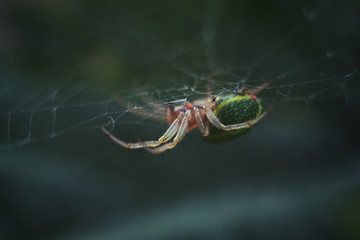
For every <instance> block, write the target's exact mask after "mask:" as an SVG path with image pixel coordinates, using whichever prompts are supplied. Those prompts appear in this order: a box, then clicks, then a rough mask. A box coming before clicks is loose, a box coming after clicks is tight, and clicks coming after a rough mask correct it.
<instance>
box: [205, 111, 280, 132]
mask: <svg viewBox="0 0 360 240" xmlns="http://www.w3.org/2000/svg"><path fill="white" fill-rule="evenodd" d="M204 108H205V111H206V117H207V118H208V119H209V121H210V122H211V124H212V125H214V126H215V127H216V128H218V129H220V130H223V131H232V130H237V129H242V128H249V127H252V126H253V125H255V124H256V123H257V122H258V121H260V120H261V119H262V118H263V117H265V115H266V114H267V113H268V112H270V111H271V109H272V108H273V106H270V107H269V108H268V109H267V110H266V111H265V112H263V113H262V114H261V115H260V116H258V117H257V118H254V119H252V120H250V121H247V122H243V123H237V124H231V125H224V124H222V123H221V122H220V120H219V119H218V118H217V117H216V116H215V114H214V113H213V111H211V109H210V108H208V107H204Z"/></svg>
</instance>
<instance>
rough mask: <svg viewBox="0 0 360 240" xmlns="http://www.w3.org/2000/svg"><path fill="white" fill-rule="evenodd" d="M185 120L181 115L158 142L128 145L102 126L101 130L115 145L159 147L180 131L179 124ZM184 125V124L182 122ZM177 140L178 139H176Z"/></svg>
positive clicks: (182, 114) (132, 147) (181, 114)
mask: <svg viewBox="0 0 360 240" xmlns="http://www.w3.org/2000/svg"><path fill="white" fill-rule="evenodd" d="M181 118H182V121H183V119H184V118H185V117H184V113H180V114H179V116H178V117H177V118H176V119H175V120H174V121H173V123H172V124H171V125H170V127H169V128H168V129H167V130H166V132H165V133H164V135H162V136H161V137H160V138H159V139H158V140H157V141H145V142H137V143H126V142H124V141H122V140H120V139H118V138H117V137H115V136H114V135H113V134H111V133H110V132H109V131H108V130H107V129H106V128H105V127H104V126H101V130H102V131H103V132H104V133H105V134H106V135H107V136H109V138H110V139H111V140H113V141H114V142H115V143H117V144H119V145H120V146H123V147H125V148H131V149H134V148H145V147H157V146H159V145H160V144H162V143H165V142H167V141H169V140H170V139H171V138H172V137H173V136H174V135H175V134H176V133H177V132H178V131H180V128H181V126H182V125H181V124H179V121H180V119H181ZM181 123H182V122H181ZM175 138H176V137H175Z"/></svg>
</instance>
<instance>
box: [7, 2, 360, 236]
mask: <svg viewBox="0 0 360 240" xmlns="http://www.w3.org/2000/svg"><path fill="white" fill-rule="evenodd" d="M359 13H360V4H359V2H358V1H355V0H353V1H351V0H346V1H271V2H269V1H231V0H227V1H211V0H208V1H128V2H125V1H118V2H114V1H90V0H87V1H69V0H65V1H64V0H62V1H60V0H53V1H46V0H31V1H22V0H12V1H1V2H0V70H1V72H0V87H1V89H0V114H1V115H0V130H1V132H0V134H1V135H0V140H1V144H0V239H4V240H7V239H360V229H359V222H360V191H359V183H360V175H359V173H360V164H359V161H360V154H359V143H360V141H359V138H358V133H359V126H358V124H359V120H360V105H359V94H358V93H357V91H358V89H359V84H360V77H359V70H358V69H359V67H360V66H359V63H360V61H359V53H360V51H359V49H360V48H359V43H360V33H359V31H358V29H359V27H360V15H359ZM223 69H228V71H229V72H230V73H233V75H236V76H237V77H238V78H239V79H237V77H235V78H233V79H232V81H233V82H232V84H233V83H234V79H235V80H236V81H239V82H241V83H242V84H243V85H250V86H255V85H257V83H259V82H260V83H261V81H265V80H267V79H271V78H273V77H276V78H277V81H276V82H275V83H274V85H273V86H272V87H271V88H270V90H269V91H268V92H266V93H264V95H263V96H262V100H263V103H264V106H269V105H270V104H275V108H274V110H273V111H272V112H271V113H270V114H269V115H268V116H267V117H266V118H265V119H264V120H262V121H261V122H260V123H259V124H258V125H257V126H256V127H255V128H254V129H252V130H251V131H250V132H249V133H248V134H246V135H244V136H242V137H240V138H237V139H235V140H233V141H230V142H226V143H223V144H217V145H216V144H210V143H207V142H206V141H203V139H202V138H201V136H200V134H199V133H197V132H196V131H193V132H191V133H189V134H188V135H187V136H186V138H185V139H184V141H183V142H181V144H179V145H178V146H177V147H176V148H175V149H173V150H171V151H168V152H166V153H164V154H161V155H151V154H149V153H147V152H146V151H143V150H127V149H124V148H122V147H120V146H117V145H116V144H114V143H113V142H111V141H110V140H109V139H108V138H107V137H106V136H104V134H103V133H102V132H101V131H100V129H99V127H100V125H101V124H104V123H106V122H107V121H108V119H107V116H104V118H100V119H99V122H98V123H95V124H93V125H92V126H90V127H89V128H83V130H82V131H77V128H76V127H77V125H76V123H77V122H84V119H85V122H86V123H88V122H87V121H86V119H88V120H89V119H92V117H94V116H95V117H96V116H102V114H104V113H105V110H104V106H105V105H106V104H105V105H102V104H94V103H101V101H102V100H103V99H107V100H110V101H111V95H112V93H114V92H120V93H126V94H127V95H131V94H135V96H136V94H137V93H136V91H137V90H136V88H135V87H134V85H133V83H134V82H136V84H137V85H139V86H145V87H148V88H149V87H150V86H155V87H154V88H155V90H154V88H152V89H153V90H154V91H156V90H157V89H156V88H159V89H158V90H159V91H162V92H164V90H166V89H172V87H173V86H175V85H176V86H181V85H182V83H183V81H185V80H184V79H185V78H184V76H183V75H187V77H189V75H191V76H192V77H194V76H199V78H200V77H201V76H206V75H213V78H214V81H215V83H223V84H226V81H225V80H224V79H226V78H224V77H223V75H221V74H218V75H219V76H218V78H217V73H218V72H224V71H223ZM242 73H243V74H242ZM186 79H187V78H186ZM220 79H221V80H220ZM252 79H257V82H255V81H254V82H253V81H252ZM186 81H187V80H186ZM153 83H155V84H153ZM187 83H188V82H187ZM235 85H236V84H233V85H232V86H235ZM68 86H71V87H70V90H69V87H68ZM73 86H76V87H75V88H74V87H73ZM84 86H86V89H87V90H86V93H85V94H82V95H80V96H77V98H76V99H73V98H72V97H71V96H73V95H72V94H73V93H74V92H75V93H77V91H78V90H79V89H80V90H79V91H80V92H81V93H83V92H82V89H83V87H84ZM216 87H219V86H216ZM216 87H215V88H216ZM220 87H221V86H220ZM49 89H55V90H54V99H52V100H51V101H50V103H49V105H48V106H47V107H46V108H45V110H43V111H40V110H39V109H38V106H40V105H46V104H48V103H47V101H48V99H47V98H48V96H49V93H48V91H49ZM229 90H230V89H229ZM67 91H70V92H69V93H68V92H67ZM59 92H60V93H59ZM284 92H285V93H286V94H285V95H284V94H283V93H284ZM149 94H152V93H151V92H150V93H149ZM56 95H60V96H61V97H60V98H59V99H57V98H56ZM155 95H156V94H155ZM179 95H181V94H179V93H177V94H175V93H174V94H173V95H170V96H173V98H174V97H176V96H179ZM34 96H35V97H34ZM186 96H187V95H186ZM161 97H162V96H159V97H158V98H157V100H160V101H161V100H163V101H164V104H165V101H167V100H168V99H161ZM70 98H71V99H72V100H71V101H73V102H72V104H75V105H76V104H77V103H79V104H80V105H79V106H80V108H72V107H66V105H64V104H62V101H64V103H65V102H66V100H67V99H70ZM169 99H170V97H169ZM171 100H176V99H171ZM52 103H56V106H58V107H63V106H65V107H64V108H62V109H61V110H57V109H53V108H52V107H51V106H52V105H51V104H52ZM86 104H88V106H87V105H86ZM99 105H100V106H99ZM106 106H107V105H106ZM55 112H56V115H55V114H54V113H55ZM22 114H23V115H22ZM54 116H56V117H57V118H56V130H58V129H61V124H65V123H67V124H69V126H73V128H71V127H70V128H67V129H68V130H67V131H65V132H64V134H60V133H59V134H55V133H56V131H55V129H53V130H52V131H53V133H54V134H53V135H52V131H50V130H46V129H51V127H53V125H54V126H55V124H54V122H55V120H54ZM128 117H129V118H130V120H129V122H130V123H131V122H132V121H133V122H136V121H138V120H137V119H138V118H139V117H138V116H134V115H131V114H128ZM29 118H31V119H32V120H31V121H30V120H29ZM120 120H122V119H120ZM9 122H10V124H9ZM69 122H70V123H69ZM89 123H93V121H89ZM29 125H30V126H31V128H32V129H33V130H32V132H31V131H29V130H27V129H29ZM65 125H66V124H65ZM85 125H86V124H85ZM9 129H10V130H11V131H10V130H9ZM84 129H85V130H84ZM165 129H166V125H164V124H157V123H154V122H151V121H150V120H149V122H148V121H144V122H141V124H125V123H121V122H120V123H119V124H117V126H116V131H117V133H118V134H119V135H120V134H121V137H122V138H123V139H125V140H129V141H130V140H132V141H134V139H136V137H138V138H142V139H156V138H157V137H159V136H160V135H161V134H162V132H163V131H164V130H165ZM42 131H43V132H42ZM24 133H25V134H24ZM30 133H32V134H33V135H35V136H28V135H29V134H30ZM36 134H38V135H39V138H38V140H36V141H35V140H34V141H32V140H31V139H32V138H34V139H37V138H36ZM43 136H45V137H43Z"/></svg>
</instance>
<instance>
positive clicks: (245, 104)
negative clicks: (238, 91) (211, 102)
mask: <svg viewBox="0 0 360 240" xmlns="http://www.w3.org/2000/svg"><path fill="white" fill-rule="evenodd" d="M213 112H214V114H215V116H216V117H217V118H218V119H219V120H220V121H221V122H222V123H223V124H224V125H230V124H237V123H243V122H247V121H249V120H252V119H254V118H256V117H258V116H259V115H260V113H261V104H260V102H259V100H257V99H253V98H252V97H250V96H249V95H245V96H240V95H235V96H234V95H228V96H225V97H218V99H217V100H216V102H215V108H214V110H213ZM248 130H249V128H246V129H238V130H232V131H223V130H219V129H217V128H216V127H214V126H213V125H212V124H210V134H209V135H208V136H207V137H206V139H207V140H209V141H211V142H221V141H226V140H230V139H232V138H234V137H237V136H239V135H242V134H244V133H246V132H247V131H248Z"/></svg>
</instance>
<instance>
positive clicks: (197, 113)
mask: <svg viewBox="0 0 360 240" xmlns="http://www.w3.org/2000/svg"><path fill="white" fill-rule="evenodd" d="M193 109H194V113H195V114H194V115H195V120H196V124H197V126H198V128H199V131H200V133H201V134H202V135H203V136H204V137H206V136H208V135H209V128H208V127H206V126H205V125H204V122H203V120H202V119H201V115H200V111H199V109H198V108H197V107H194V108H193Z"/></svg>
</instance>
